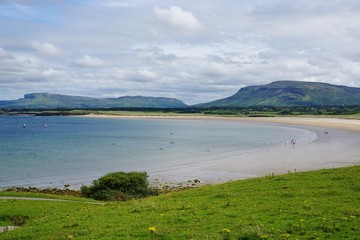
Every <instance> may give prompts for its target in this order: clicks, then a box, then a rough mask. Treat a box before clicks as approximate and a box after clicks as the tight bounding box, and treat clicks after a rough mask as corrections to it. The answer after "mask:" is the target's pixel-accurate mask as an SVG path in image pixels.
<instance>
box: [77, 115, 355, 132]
mask: <svg viewBox="0 0 360 240" xmlns="http://www.w3.org/2000/svg"><path fill="white" fill-rule="evenodd" d="M76 117H89V118H115V119H116V118H119V119H122V118H123V119H169V120H171V119H178V120H213V121H216V120H220V121H224V120H225V121H245V122H262V123H280V124H286V125H287V124H289V125H300V126H301V125H305V126H317V127H324V128H332V129H339V130H349V131H355V132H359V133H360V120H354V119H340V118H322V117H319V118H315V117H233V116H229V117H224V116H196V115H192V116H186V115H184V116H181V115H177V116H170V115H169V116H150V115H149V116H147V115H144V116H131V115H129V116H120V115H106V114H104V115H102V114H88V115H82V116H76Z"/></svg>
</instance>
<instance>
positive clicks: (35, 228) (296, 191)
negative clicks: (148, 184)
mask: <svg viewBox="0 0 360 240" xmlns="http://www.w3.org/2000/svg"><path fill="white" fill-rule="evenodd" d="M16 216H17V218H16ZM14 219H20V220H22V219H23V220H24V221H23V222H22V225H23V226H22V227H20V228H18V229H16V230H15V231H9V232H5V233H0V239H359V236H360V167H359V166H355V167H348V168H340V169H330V170H321V171H315V172H307V173H289V174H286V175H280V176H268V177H263V178H256V179H249V180H244V181H236V182H230V183H225V184H221V185H216V186H205V187H199V188H196V189H191V190H186V191H182V192H173V193H169V194H164V195H161V196H157V197H150V198H146V199H141V200H134V201H130V202H122V203H119V202H111V203H108V204H106V205H105V206H98V205H90V204H85V203H80V202H79V203H74V202H68V203H65V202H43V201H42V202H40V201H39V202H37V201H23V200H0V225H6V224H8V225H11V224H13V223H14Z"/></svg>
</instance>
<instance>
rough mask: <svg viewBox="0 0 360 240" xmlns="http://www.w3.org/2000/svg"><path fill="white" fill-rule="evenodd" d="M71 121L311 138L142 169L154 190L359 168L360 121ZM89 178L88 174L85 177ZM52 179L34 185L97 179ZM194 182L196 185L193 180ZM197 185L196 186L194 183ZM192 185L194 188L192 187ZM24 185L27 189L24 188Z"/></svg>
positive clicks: (73, 185) (76, 184) (74, 184)
mask: <svg viewBox="0 0 360 240" xmlns="http://www.w3.org/2000/svg"><path fill="white" fill-rule="evenodd" d="M75 117H90V118H118V119H155V120H160V119H165V120H166V119H169V120H170V121H171V120H189V121H191V120H196V121H231V122H238V123H241V122H244V123H251V124H259V125H269V126H279V127H286V128H287V127H289V128H295V129H299V130H303V131H309V132H310V133H313V134H314V135H316V136H315V138H314V137H313V136H311V134H307V136H308V139H307V140H305V141H303V143H300V141H298V143H297V144H296V148H292V147H291V146H290V144H287V146H286V144H285V145H282V146H274V147H271V148H267V147H266V146H265V147H264V148H263V149H260V148H257V149H256V148H254V149H250V150H236V151H233V152H222V153H218V154H212V155H208V156H205V155H204V156H199V157H198V158H194V159H191V161H185V162H184V163H183V164H181V163H180V164H179V163H178V164H170V165H168V166H161V167H156V168H152V169H151V168H142V169H140V170H138V171H146V172H147V173H148V175H149V176H150V177H149V181H150V183H152V184H153V185H157V186H164V185H167V186H175V187H176V186H181V187H186V186H195V185H196V186H198V185H203V184H217V183H222V182H228V181H232V180H241V179H247V178H254V177H261V176H266V175H272V174H282V173H287V172H289V171H290V172H300V171H310V170H318V169H324V168H334V167H344V166H351V165H359V164H360V120H346V119H330V118H291V117H261V118H260V117H255V118H254V117H217V116H114V115H85V116H75ZM89 174H90V173H89ZM63 177H65V178H61V179H60V178H59V179H53V178H51V179H50V178H48V180H47V181H46V182H37V184H36V180H35V182H33V184H34V185H33V184H31V185H33V186H35V187H38V186H41V187H40V188H46V187H55V188H56V187H59V188H61V186H64V184H70V186H71V187H70V188H71V189H79V188H80V187H81V186H82V185H84V184H86V185H88V184H89V183H91V181H92V180H94V179H96V178H98V177H100V176H93V175H91V174H90V175H82V176H78V177H76V178H68V179H66V176H63ZM195 180H197V181H195ZM198 181H200V183H199V182H198ZM194 183H196V184H194ZM26 185H27V184H26ZM27 186H29V185H27Z"/></svg>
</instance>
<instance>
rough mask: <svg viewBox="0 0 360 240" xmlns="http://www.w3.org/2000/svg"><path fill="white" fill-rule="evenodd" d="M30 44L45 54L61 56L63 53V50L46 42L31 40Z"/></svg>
mask: <svg viewBox="0 0 360 240" xmlns="http://www.w3.org/2000/svg"><path fill="white" fill-rule="evenodd" d="M32 46H33V47H34V48H35V49H36V50H37V51H39V52H40V53H42V54H46V55H51V56H63V55H64V54H65V51H64V50H62V49H61V48H59V47H57V46H55V45H54V44H51V43H48V42H43V43H39V42H33V43H32Z"/></svg>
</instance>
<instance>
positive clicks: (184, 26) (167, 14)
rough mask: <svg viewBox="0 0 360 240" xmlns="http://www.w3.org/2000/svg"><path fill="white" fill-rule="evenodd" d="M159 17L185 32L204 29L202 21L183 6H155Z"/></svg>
mask: <svg viewBox="0 0 360 240" xmlns="http://www.w3.org/2000/svg"><path fill="white" fill-rule="evenodd" d="M154 12H155V15H156V17H157V19H159V20H160V21H161V22H163V23H164V24H166V25H167V26H169V27H171V28H172V29H175V30H180V31H181V32H184V33H196V32H199V31H201V30H202V29H203V27H202V25H201V23H200V22H199V21H198V20H197V18H196V17H195V16H194V15H193V14H192V13H191V12H189V11H184V10H183V9H182V8H181V7H178V6H171V7H169V8H159V7H155V8H154Z"/></svg>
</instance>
